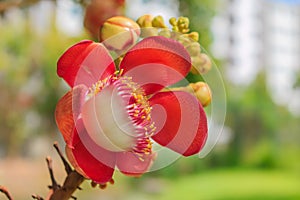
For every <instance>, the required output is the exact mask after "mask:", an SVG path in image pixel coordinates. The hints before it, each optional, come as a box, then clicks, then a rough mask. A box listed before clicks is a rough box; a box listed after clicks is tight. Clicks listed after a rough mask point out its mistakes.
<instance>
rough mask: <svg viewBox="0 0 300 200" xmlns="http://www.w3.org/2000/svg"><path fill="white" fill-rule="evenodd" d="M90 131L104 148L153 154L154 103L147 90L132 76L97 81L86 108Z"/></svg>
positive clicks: (86, 119)
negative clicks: (152, 117)
mask: <svg viewBox="0 0 300 200" xmlns="http://www.w3.org/2000/svg"><path fill="white" fill-rule="evenodd" d="M82 119H83V122H84V125H85V127H86V130H87V132H88V134H89V135H90V136H91V138H92V139H93V140H94V141H95V142H96V143H97V144H98V145H99V146H101V147H103V148H105V149H107V150H110V151H114V152H120V151H132V152H135V153H136V154H137V155H138V156H139V157H141V156H140V155H143V154H149V153H151V149H152V142H151V141H150V137H151V136H152V135H153V132H154V131H155V126H154V124H153V123H151V122H150V121H151V106H150V105H149V101H148V98H147V97H146V96H145V94H144V91H143V89H142V88H141V87H140V86H139V85H138V84H137V83H135V82H133V81H132V79H131V77H126V76H120V75H114V76H111V77H109V78H107V79H105V80H101V81H99V82H97V83H96V84H94V85H93V86H92V87H91V88H90V91H89V94H88V95H87V100H86V102H85V104H84V105H83V108H82Z"/></svg>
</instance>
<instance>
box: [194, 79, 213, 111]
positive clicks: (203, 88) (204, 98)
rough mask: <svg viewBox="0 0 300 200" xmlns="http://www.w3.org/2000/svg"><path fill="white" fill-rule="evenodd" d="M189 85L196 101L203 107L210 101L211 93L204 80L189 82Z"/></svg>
mask: <svg viewBox="0 0 300 200" xmlns="http://www.w3.org/2000/svg"><path fill="white" fill-rule="evenodd" d="M189 86H190V87H191V89H192V90H193V92H194V94H195V95H196V97H197V99H198V101H199V102H200V103H201V105H202V106H203V107H206V106H208V105H209V104H210V103H211V99H212V94H211V90H210V88H209V86H208V84H207V83H205V82H197V83H190V84H189Z"/></svg>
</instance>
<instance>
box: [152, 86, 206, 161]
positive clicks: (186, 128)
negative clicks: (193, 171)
mask: <svg viewBox="0 0 300 200" xmlns="http://www.w3.org/2000/svg"><path fill="white" fill-rule="evenodd" d="M150 102H151V105H152V107H153V110H152V113H151V116H152V120H153V121H154V122H155V124H156V126H157V129H158V132H157V133H156V134H155V135H154V136H153V137H152V138H153V139H154V140H155V141H156V142H157V143H159V144H160V145H162V146H166V147H168V148H170V149H172V150H174V151H176V152H178V153H180V154H182V155H184V156H190V155H193V154H196V153H198V152H199V151H200V150H201V149H202V147H203V146H204V144H205V141H206V138H207V119H206V115H205V112H204V110H203V108H202V106H201V104H199V102H198V100H197V99H196V98H195V97H194V96H192V95H191V94H189V93H186V92H180V91H178V92H160V93H157V94H155V95H154V96H153V97H152V98H151V99H150Z"/></svg>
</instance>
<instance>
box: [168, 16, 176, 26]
mask: <svg viewBox="0 0 300 200" xmlns="http://www.w3.org/2000/svg"><path fill="white" fill-rule="evenodd" d="M169 23H170V24H171V25H172V26H177V19H176V18H175V17H171V18H170V19H169Z"/></svg>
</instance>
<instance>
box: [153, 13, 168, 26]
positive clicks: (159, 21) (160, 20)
mask: <svg viewBox="0 0 300 200" xmlns="http://www.w3.org/2000/svg"><path fill="white" fill-rule="evenodd" d="M152 26H153V27H157V28H167V26H166V25H165V22H164V18H163V17H162V16H160V15H158V16H156V17H154V19H153V20H152Z"/></svg>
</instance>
